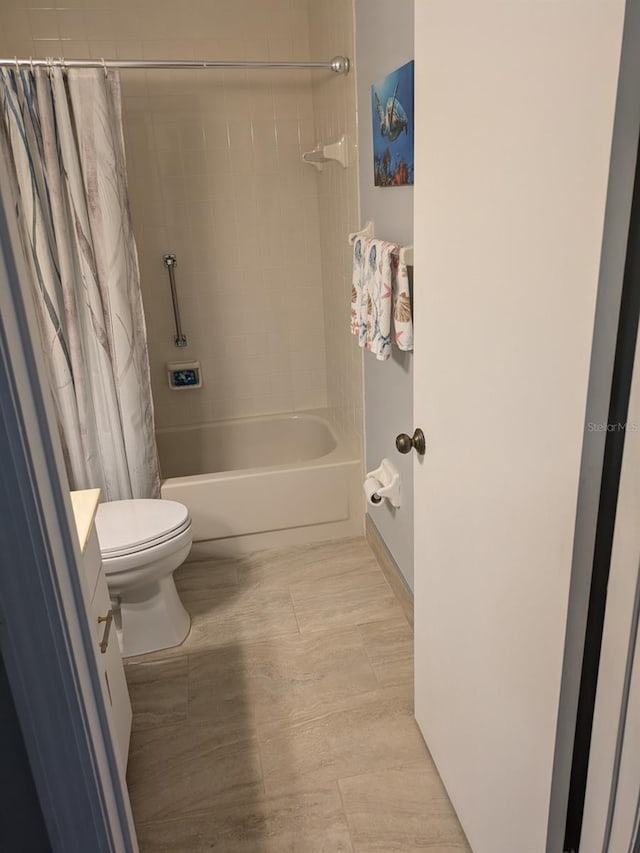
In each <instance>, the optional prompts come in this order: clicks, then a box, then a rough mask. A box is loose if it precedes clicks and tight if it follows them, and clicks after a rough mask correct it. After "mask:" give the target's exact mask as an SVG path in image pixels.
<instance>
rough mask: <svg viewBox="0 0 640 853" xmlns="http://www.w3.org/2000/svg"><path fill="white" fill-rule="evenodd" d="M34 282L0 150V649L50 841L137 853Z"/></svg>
mask: <svg viewBox="0 0 640 853" xmlns="http://www.w3.org/2000/svg"><path fill="white" fill-rule="evenodd" d="M28 281H29V279H28V275H27V269H26V264H25V259H24V256H23V252H22V248H21V242H20V239H19V234H18V229H17V221H16V216H15V205H14V203H13V200H12V183H11V180H10V173H9V169H8V166H7V163H6V161H5V158H4V157H2V156H0V309H1V310H0V403H1V406H0V409H1V411H0V458H1V459H2V477H0V518H1V519H2V521H1V522H0V542H1V546H2V547H1V553H2V563H1V564H0V654H1V655H2V657H3V659H4V663H5V666H6V671H7V676H8V680H9V684H10V688H11V692H12V695H13V701H14V703H15V707H16V711H17V714H18V718H19V720H20V726H21V729H22V734H23V738H24V742H25V746H26V751H27V755H28V759H29V763H30V765H31V772H32V775H33V779H34V783H35V786H36V790H37V794H38V798H39V801H40V806H41V809H42V814H43V817H44V820H45V824H46V828H47V832H48V835H49V840H50V844H51V848H52V849H53V850H54V851H60V852H61V853H62V852H63V851H64V853H76V852H77V853H85V851H88V850H92V851H100V853H102V852H103V851H104V853H136V851H137V850H138V845H137V841H136V835H135V829H134V824H133V818H132V814H131V808H130V804H129V796H128V792H127V788H126V784H125V780H124V777H123V775H122V772H121V770H120V768H119V764H118V759H117V751H116V747H115V744H114V743H113V741H112V737H111V733H110V730H109V725H108V719H107V709H106V707H105V703H104V698H103V695H102V690H101V686H100V681H99V674H98V668H97V664H96V660H95V653H94V649H93V639H92V632H91V627H90V624H89V618H88V615H87V613H86V609H85V605H84V595H83V584H84V576H83V573H82V571H81V569H80V566H81V554H80V551H79V546H78V541H77V536H76V533H75V525H74V522H73V516H72V511H71V503H70V498H69V490H68V482H67V479H66V475H65V472H64V466H63V461H62V451H61V447H60V442H59V439H58V436H57V433H56V431H55V429H54V428H53V427H54V423H55V422H54V419H53V416H52V414H53V409H52V400H51V395H50V392H49V389H48V385H47V383H46V381H45V373H44V359H43V354H42V350H41V348H40V343H39V337H38V335H37V332H36V329H37V327H36V323H35V313H34V306H33V304H32V301H31V298H30V296H29V295H28V289H27V288H26V287H25V286H24V285H25V282H28Z"/></svg>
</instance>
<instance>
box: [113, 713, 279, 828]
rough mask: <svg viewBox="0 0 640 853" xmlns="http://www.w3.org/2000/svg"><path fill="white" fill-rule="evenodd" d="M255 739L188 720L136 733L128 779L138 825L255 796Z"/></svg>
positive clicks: (259, 784) (258, 782) (257, 771)
mask: <svg viewBox="0 0 640 853" xmlns="http://www.w3.org/2000/svg"><path fill="white" fill-rule="evenodd" d="M261 780H262V777H261V771H260V760H259V755H258V750H257V745H256V743H255V741H253V740H250V739H245V740H228V739H227V740H225V739H223V738H221V736H220V732H219V730H217V729H216V728H211V727H209V726H205V725H196V726H190V725H188V724H187V723H183V724H181V725H175V726H162V727H158V728H155V729H143V730H141V731H138V732H134V733H133V735H132V738H131V748H130V752H129V767H128V770H127V781H128V786H129V794H130V797H131V807H132V809H133V814H134V817H135V820H136V822H137V823H146V822H149V821H153V820H168V819H171V818H177V817H184V816H185V815H189V814H193V813H197V812H204V811H207V810H209V809H216V808H219V807H220V806H221V804H222V803H225V802H244V801H247V800H252V799H254V798H255V797H256V795H257V794H259V793H260V792H261V791H262V790H263V786H262V781H261Z"/></svg>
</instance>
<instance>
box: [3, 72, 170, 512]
mask: <svg viewBox="0 0 640 853" xmlns="http://www.w3.org/2000/svg"><path fill="white" fill-rule="evenodd" d="M0 96H1V99H2V119H3V120H2V121H0V133H1V134H2V137H3V141H4V143H5V144H3V146H2V147H3V149H4V153H5V155H8V158H9V161H10V163H12V164H13V173H14V175H15V179H16V197H17V205H16V210H17V215H18V218H19V221H20V226H21V232H22V237H23V241H24V245H25V251H26V254H27V258H28V261H29V263H30V266H31V270H32V273H33V276H32V279H33V284H34V295H35V301H36V304H37V308H38V315H39V324H40V331H41V335H42V339H43V343H44V349H45V353H46V355H47V357H48V361H49V366H50V375H51V386H52V389H53V396H54V400H55V405H56V413H57V418H58V423H59V428H60V434H61V438H62V443H63V449H64V453H65V457H66V462H67V471H68V474H69V480H70V483H71V486H72V488H76V489H82V488H93V487H100V488H101V489H102V498H103V500H118V499H123V498H137V497H157V496H158V495H159V491H160V479H159V471H158V461H157V452H156V444H155V434H154V418H153V402H152V398H151V382H150V375H149V358H148V352H147V340H146V329H145V322H144V314H143V310H142V298H141V293H140V275H139V269H138V259H137V253H136V246H135V241H134V238H133V233H132V230H131V221H130V214H129V204H128V197H127V184H126V170H125V155H124V143H123V136H122V117H121V106H120V82H119V78H118V76H117V74H114V73H112V72H108V73H106V74H105V72H104V71H103V70H93V69H70V70H69V71H63V70H62V69H60V68H50V69H35V70H20V71H18V70H17V69H16V70H13V69H11V70H7V69H2V70H0Z"/></svg>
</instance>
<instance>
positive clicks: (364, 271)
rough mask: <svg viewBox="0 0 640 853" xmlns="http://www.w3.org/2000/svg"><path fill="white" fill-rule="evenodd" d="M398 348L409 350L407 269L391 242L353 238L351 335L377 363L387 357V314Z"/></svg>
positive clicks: (409, 304)
mask: <svg viewBox="0 0 640 853" xmlns="http://www.w3.org/2000/svg"><path fill="white" fill-rule="evenodd" d="M392 313H393V322H394V331H395V341H396V345H397V346H398V349H401V350H412V349H413V326H412V322H411V297H410V293H409V274H408V271H407V266H406V264H404V263H401V261H400V259H399V249H398V246H397V245H396V244H395V243H387V242H386V241H384V240H373V239H370V238H368V237H356V238H355V240H354V242H353V279H352V286H351V333H352V334H353V335H356V336H357V338H358V344H359V345H360V346H361V347H363V348H366V349H368V350H369V351H370V352H372V353H373V354H374V355H375V357H376V358H377V359H378V360H379V361H385V360H386V359H388V358H389V356H390V355H391V315H392Z"/></svg>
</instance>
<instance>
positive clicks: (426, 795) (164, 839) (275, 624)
mask: <svg viewBox="0 0 640 853" xmlns="http://www.w3.org/2000/svg"><path fill="white" fill-rule="evenodd" d="M176 581H177V585H178V588H179V591H180V595H181V597H182V600H183V601H184V604H185V606H186V608H187V609H188V610H189V612H190V613H191V615H192V619H193V624H192V629H191V633H190V635H189V637H188V638H187V640H186V641H185V642H184V644H183V645H182V646H180V647H178V648H176V649H171V650H168V651H164V652H158V653H156V654H153V655H144V656H141V657H138V658H135V659H130V661H128V662H127V666H126V672H127V680H128V682H129V688H130V691H131V701H132V705H133V714H134V716H133V734H132V739H131V752H130V759H129V771H128V781H129V788H130V793H131V803H132V807H133V812H134V816H135V820H136V826H137V829H138V838H139V842H140V849H141V851H142V853H204V851H211V850H217V851H220V853H320V851H322V852H323V853H338V851H352V853H374V851H377V852H378V853H391V851H403V853H404V851H406V853H409V851H417V850H429V851H437V853H453V851H457V853H459V851H469V847H468V845H467V843H466V841H465V838H464V835H463V833H462V830H461V829H460V826H459V824H458V821H457V819H456V817H455V814H454V812H453V809H452V807H451V804H450V802H449V800H448V798H447V795H446V792H445V790H444V788H443V786H442V783H441V781H440V779H439V777H438V774H437V772H436V770H435V767H434V765H433V762H432V760H431V758H430V756H429V753H428V752H427V750H426V748H425V745H424V742H423V740H422V738H421V736H420V733H419V731H418V728H417V726H416V724H415V721H414V719H413V715H412V692H413V688H412V679H413V641H412V633H411V628H410V627H409V625H408V624H407V622H406V620H405V617H404V615H403V613H402V610H401V608H400V606H399V604H398V602H397V601H396V599H395V597H394V595H393V593H392V592H391V590H390V588H389V586H388V584H387V582H386V580H385V578H384V575H383V574H382V572H381V570H380V568H379V566H378V564H377V562H376V560H375V558H374V556H373V555H372V553H371V551H370V549H369V547H368V545H367V543H366V542H365V540H364V539H347V540H340V541H336V542H330V543H321V544H318V545H305V546H301V547H296V548H287V549H286V550H280V551H262V552H258V553H256V554H251V555H249V556H244V557H242V558H240V559H235V560H225V561H218V562H206V563H192V564H189V565H187V566H184V567H183V568H182V569H180V570H179V571H178V572H177V573H176Z"/></svg>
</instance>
